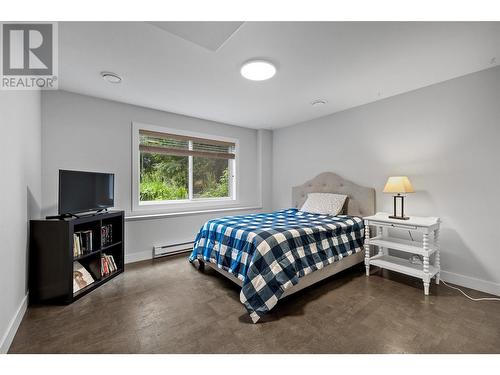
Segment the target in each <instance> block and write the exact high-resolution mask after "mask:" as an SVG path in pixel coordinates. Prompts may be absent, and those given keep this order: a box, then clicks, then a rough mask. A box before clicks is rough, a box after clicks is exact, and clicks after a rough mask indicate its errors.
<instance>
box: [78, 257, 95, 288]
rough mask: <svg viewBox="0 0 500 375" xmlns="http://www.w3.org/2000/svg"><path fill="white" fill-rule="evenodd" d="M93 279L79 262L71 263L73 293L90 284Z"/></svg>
mask: <svg viewBox="0 0 500 375" xmlns="http://www.w3.org/2000/svg"><path fill="white" fill-rule="evenodd" d="M93 282H94V279H93V277H92V275H91V274H90V272H89V271H87V269H86V268H85V267H84V266H82V265H81V263H80V262H78V261H75V262H73V293H76V292H78V291H79V290H80V289H83V288H85V287H86V286H88V285H90V284H92V283H93Z"/></svg>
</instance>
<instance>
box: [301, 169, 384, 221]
mask: <svg viewBox="0 0 500 375" xmlns="http://www.w3.org/2000/svg"><path fill="white" fill-rule="evenodd" d="M308 193H336V194H344V195H347V196H348V197H349V198H348V200H347V212H346V213H347V214H348V215H353V216H368V215H373V214H375V189H373V188H368V187H364V186H360V185H357V184H355V183H354V182H351V181H348V180H345V179H343V178H342V177H340V176H339V175H337V174H335V173H332V172H325V173H321V174H319V175H317V176H316V177H314V178H313V179H312V180H309V181H307V182H306V183H305V184H303V185H299V186H295V187H293V188H292V205H293V207H296V208H300V207H302V205H303V204H304V202H305V201H306V198H307V194H308Z"/></svg>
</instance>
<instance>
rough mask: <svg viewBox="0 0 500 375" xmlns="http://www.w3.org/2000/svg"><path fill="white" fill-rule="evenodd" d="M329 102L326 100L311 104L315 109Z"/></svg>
mask: <svg viewBox="0 0 500 375" xmlns="http://www.w3.org/2000/svg"><path fill="white" fill-rule="evenodd" d="M326 103H327V101H326V100H325V99H316V100H315V101H313V102H311V105H312V106H313V107H320V106H322V105H325V104H326Z"/></svg>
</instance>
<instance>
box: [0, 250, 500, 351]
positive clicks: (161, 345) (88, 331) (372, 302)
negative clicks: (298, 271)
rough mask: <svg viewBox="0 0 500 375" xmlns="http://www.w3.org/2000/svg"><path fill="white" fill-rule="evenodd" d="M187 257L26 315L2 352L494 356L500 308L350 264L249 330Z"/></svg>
mask: <svg viewBox="0 0 500 375" xmlns="http://www.w3.org/2000/svg"><path fill="white" fill-rule="evenodd" d="M186 257H187V255H182V256H177V257H173V258H164V259H162V260H159V261H155V262H152V261H146V262H140V263H135V264H132V265H128V266H127V267H126V271H125V273H124V274H123V275H119V276H118V277H117V278H115V279H114V280H112V281H110V282H109V283H108V284H106V285H103V286H102V287H101V288H99V289H97V290H95V291H93V292H91V293H90V294H89V295H87V296H85V297H84V298H82V299H80V300H78V301H77V302H75V303H73V304H72V305H69V306H33V307H30V308H29V309H28V311H27V313H26V315H25V317H24V319H23V321H22V323H21V326H20V328H19V330H18V332H17V335H16V337H15V339H14V342H13V343H12V346H11V348H10V351H9V352H10V353H499V352H500V302H472V301H469V300H467V299H466V298H465V297H463V296H462V295H461V294H460V293H459V292H457V291H454V290H451V289H448V288H447V287H445V286H444V285H442V284H441V285H439V286H436V285H435V284H433V285H432V286H431V295H430V296H428V297H425V296H424V295H423V290H422V283H421V282H420V281H418V280H416V279H413V278H411V277H406V276H404V275H399V274H396V273H391V272H388V271H380V270H373V272H372V275H371V276H370V277H369V278H367V277H366V276H365V275H364V267H363V266H356V267H354V268H351V269H349V270H346V271H344V272H342V273H340V274H338V275H335V276H333V277H332V278H330V279H328V280H324V281H323V282H321V283H319V284H317V285H314V286H312V287H310V288H307V289H305V290H303V291H301V292H298V293H296V294H294V295H292V296H290V297H288V298H286V299H284V300H282V301H280V302H279V303H278V305H277V306H276V307H275V309H274V310H273V311H272V312H271V313H270V314H269V316H268V317H266V319H265V320H264V322H262V323H259V324H256V325H254V324H251V323H250V319H249V317H248V315H247V314H246V310H245V309H244V307H243V305H242V304H241V303H240V302H239V291H238V288H237V286H236V285H234V284H232V283H231V282H229V281H228V280H226V279H225V278H223V277H222V276H220V275H218V274H217V273H216V272H215V271H213V270H210V269H207V270H206V271H205V273H200V272H198V271H197V270H195V269H194V268H193V267H192V266H191V265H190V264H189V263H188V262H187V260H186ZM374 268H375V267H374ZM470 293H471V294H473V295H474V296H484V294H483V293H479V292H476V291H470Z"/></svg>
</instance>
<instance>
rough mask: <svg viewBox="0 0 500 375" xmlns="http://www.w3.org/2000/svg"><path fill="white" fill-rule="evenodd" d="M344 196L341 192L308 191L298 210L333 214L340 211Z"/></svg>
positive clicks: (345, 196)
mask: <svg viewBox="0 0 500 375" xmlns="http://www.w3.org/2000/svg"><path fill="white" fill-rule="evenodd" d="M346 198H347V195H342V194H331V193H309V194H307V199H306V201H305V203H304V205H303V206H302V208H301V209H300V211H304V212H309V213H312V214H323V215H334V216H335V215H338V214H339V213H340V212H341V211H342V207H344V203H345V200H346Z"/></svg>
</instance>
